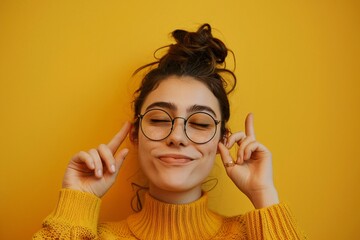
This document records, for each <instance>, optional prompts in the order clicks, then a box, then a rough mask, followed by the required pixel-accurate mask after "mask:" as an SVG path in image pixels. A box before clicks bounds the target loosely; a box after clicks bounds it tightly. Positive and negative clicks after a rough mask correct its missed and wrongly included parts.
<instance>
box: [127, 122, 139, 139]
mask: <svg viewBox="0 0 360 240" xmlns="http://www.w3.org/2000/svg"><path fill="white" fill-rule="evenodd" d="M129 138H130V141H131V142H132V143H134V144H137V141H138V136H137V131H136V129H135V126H134V124H132V125H131V127H130V131H129Z"/></svg>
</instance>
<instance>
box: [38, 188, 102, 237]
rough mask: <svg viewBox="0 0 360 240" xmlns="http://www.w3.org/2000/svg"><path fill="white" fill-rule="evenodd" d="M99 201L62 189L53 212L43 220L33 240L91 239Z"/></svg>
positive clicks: (94, 197)
mask: <svg viewBox="0 0 360 240" xmlns="http://www.w3.org/2000/svg"><path fill="white" fill-rule="evenodd" d="M100 203H101V201H100V199H99V198H97V197H96V196H94V195H92V194H89V193H83V192H80V191H74V190H69V189H62V190H61V191H60V195H59V201H58V204H57V207H56V208H55V210H54V211H53V212H52V213H51V214H50V215H49V216H48V217H47V218H46V219H45V220H44V223H43V229H42V230H41V231H39V232H38V233H37V234H36V235H34V237H33V239H78V236H83V238H82V239H92V238H94V237H95V236H96V235H97V221H98V218H99V212H100Z"/></svg>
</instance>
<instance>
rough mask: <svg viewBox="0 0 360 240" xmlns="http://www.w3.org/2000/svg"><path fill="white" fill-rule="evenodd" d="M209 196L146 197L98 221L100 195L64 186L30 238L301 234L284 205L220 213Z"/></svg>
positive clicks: (280, 236)
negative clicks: (119, 215) (118, 216)
mask: <svg viewBox="0 0 360 240" xmlns="http://www.w3.org/2000/svg"><path fill="white" fill-rule="evenodd" d="M207 201H208V196H207V194H206V193H205V194H204V195H203V196H202V197H201V198H200V199H198V200H197V201H195V202H192V203H189V204H180V205H178V204H167V203H163V202H160V201H158V200H156V199H154V198H152V197H151V196H150V195H149V194H147V195H146V197H145V204H144V206H143V209H142V211H140V212H139V213H135V214H133V215H130V216H129V217H128V218H127V219H126V220H123V221H120V222H111V223H102V224H98V216H99V211H100V202H101V200H100V199H99V198H97V197H96V196H94V195H92V194H88V193H82V192H79V191H73V190H68V189H63V190H61V191H60V197H59V202H58V205H57V207H56V209H55V210H54V212H53V213H52V214H50V215H49V216H48V217H47V218H46V219H45V220H44V223H43V228H42V229H41V230H40V231H39V232H37V233H36V234H35V235H34V237H33V239H148V240H155V239H159V240H167V239H186V240H193V239H194V240H195V239H196V240H201V239H287V240H288V239H305V238H304V237H303V236H302V235H301V234H300V232H299V231H298V229H297V227H296V225H295V223H294V220H293V218H292V216H291V213H290V212H289V209H288V207H287V206H286V205H283V204H278V205H274V206H271V207H268V208H264V209H260V210H254V211H251V212H249V213H246V214H244V215H240V216H235V217H224V216H221V215H219V214H216V213H214V212H212V211H211V210H209V209H208V207H207Z"/></svg>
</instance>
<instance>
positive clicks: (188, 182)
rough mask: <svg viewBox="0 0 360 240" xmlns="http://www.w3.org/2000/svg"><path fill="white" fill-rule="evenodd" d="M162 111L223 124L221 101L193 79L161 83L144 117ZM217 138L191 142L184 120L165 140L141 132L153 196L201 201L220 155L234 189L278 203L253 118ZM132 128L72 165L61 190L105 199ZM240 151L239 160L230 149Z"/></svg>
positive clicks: (263, 203) (258, 203)
mask: <svg viewBox="0 0 360 240" xmlns="http://www.w3.org/2000/svg"><path fill="white" fill-rule="evenodd" d="M155 107H156V108H160V109H164V110H166V111H167V112H168V113H170V115H171V116H172V117H173V118H174V117H184V118H186V117H187V116H189V115H190V114H191V113H193V112H194V111H195V107H196V111H199V108H200V109H202V111H205V112H208V113H210V114H211V115H212V116H213V117H214V118H215V119H217V120H221V119H220V116H221V113H220V107H219V102H218V100H217V99H216V97H215V96H214V95H213V94H212V92H211V91H210V90H209V89H208V88H207V87H206V85H204V84H203V83H201V82H199V81H197V80H196V79H194V78H192V77H177V76H172V77H169V78H167V79H164V80H163V81H161V83H160V84H159V86H158V87H157V88H156V89H154V90H153V91H152V92H151V93H150V94H149V95H148V96H147V97H146V99H145V101H144V104H143V106H142V108H141V113H144V112H145V111H146V110H148V109H152V108H155ZM217 128H218V129H217V132H216V135H215V137H214V138H213V139H212V140H211V141H209V142H208V143H205V144H195V143H193V142H191V141H190V140H189V139H188V138H187V137H186V135H185V133H184V130H183V129H184V121H183V120H182V119H177V120H176V121H175V124H174V130H173V131H172V133H171V134H170V136H169V137H167V138H166V139H164V140H162V141H151V140H149V139H147V138H146V137H145V136H144V135H143V134H142V132H141V131H139V132H138V135H137V138H136V139H134V140H135V141H134V144H135V145H136V147H137V149H138V156H139V162H140V166H141V168H142V170H143V172H144V173H145V175H146V176H147V177H148V179H149V182H150V185H149V192H150V194H151V195H152V196H153V197H155V198H157V199H159V200H161V201H164V202H168V203H189V202H192V201H194V200H196V199H198V198H199V197H200V196H201V184H202V183H203V182H204V180H205V178H206V177H207V176H208V175H209V173H210V171H211V169H212V167H213V164H214V161H215V156H216V154H217V153H219V154H220V155H221V158H222V160H223V162H224V164H225V163H235V164H232V166H230V167H226V172H227V174H228V176H229V177H230V178H231V180H232V181H233V182H234V184H235V185H236V186H237V187H238V188H239V190H240V191H242V192H243V193H244V194H245V195H246V196H247V197H248V198H249V199H250V201H251V202H252V203H253V205H254V206H255V207H256V208H263V207H267V206H270V205H273V204H277V203H278V202H279V199H278V194H277V191H276V188H275V186H274V183H273V177H272V156H271V153H270V151H269V150H268V149H267V148H266V147H265V146H263V145H262V144H261V143H259V142H257V141H256V138H255V130H254V124H253V115H252V114H249V115H248V116H247V118H246V120H245V131H244V132H242V131H239V132H236V133H233V134H231V135H230V136H228V138H227V139H226V141H225V143H222V142H220V138H221V137H220V129H219V128H220V125H218V126H217ZM130 129H131V124H130V123H125V124H124V126H123V127H122V129H121V130H120V131H119V132H118V133H117V134H116V135H115V136H114V138H113V139H112V140H111V141H110V142H109V143H108V144H101V145H99V147H98V148H96V149H90V150H89V151H86V152H85V151H81V152H79V153H78V154H76V155H75V156H74V157H73V158H72V159H71V161H70V163H69V165H68V168H67V170H66V172H65V176H64V179H63V187H64V188H70V189H75V190H79V191H84V192H88V193H92V194H95V195H96V196H98V197H102V196H103V195H104V194H105V193H106V192H107V191H108V189H109V188H110V187H111V186H112V184H113V183H114V182H115V179H116V176H117V174H118V172H119V169H120V167H121V164H122V162H123V160H124V159H125V157H126V155H127V153H128V149H126V148H124V149H121V147H120V146H121V144H122V142H123V141H124V139H125V138H126V136H127V134H128V133H129V131H130ZM235 145H237V146H238V151H237V156H231V155H230V151H229V150H230V149H231V148H232V147H234V146H235Z"/></svg>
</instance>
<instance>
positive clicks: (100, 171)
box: [96, 169, 102, 177]
mask: <svg viewBox="0 0 360 240" xmlns="http://www.w3.org/2000/svg"><path fill="white" fill-rule="evenodd" d="M96 173H97V176H98V177H101V176H102V170H101V169H98V170H97V171H96Z"/></svg>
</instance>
